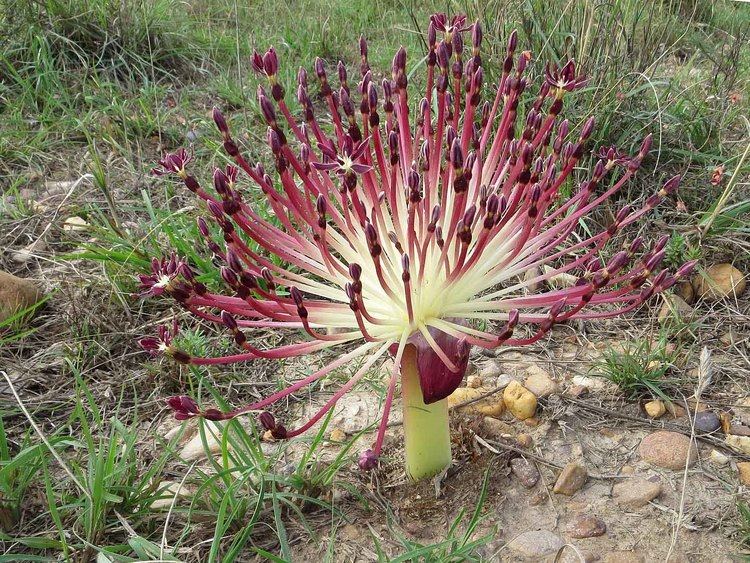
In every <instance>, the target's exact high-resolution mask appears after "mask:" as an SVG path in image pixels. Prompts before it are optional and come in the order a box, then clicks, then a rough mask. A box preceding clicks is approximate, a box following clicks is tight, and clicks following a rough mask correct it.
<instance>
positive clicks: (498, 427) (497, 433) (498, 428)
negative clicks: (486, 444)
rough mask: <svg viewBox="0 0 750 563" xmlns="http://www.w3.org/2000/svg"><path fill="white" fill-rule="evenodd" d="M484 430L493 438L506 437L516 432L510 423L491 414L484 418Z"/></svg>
mask: <svg viewBox="0 0 750 563" xmlns="http://www.w3.org/2000/svg"><path fill="white" fill-rule="evenodd" d="M482 430H483V431H484V432H486V433H487V435H488V436H491V437H492V438H506V437H509V436H513V434H514V430H513V427H512V426H511V425H510V424H508V423H507V422H504V421H502V420H498V419H497V418H493V417H491V416H485V417H484V418H483V419H482Z"/></svg>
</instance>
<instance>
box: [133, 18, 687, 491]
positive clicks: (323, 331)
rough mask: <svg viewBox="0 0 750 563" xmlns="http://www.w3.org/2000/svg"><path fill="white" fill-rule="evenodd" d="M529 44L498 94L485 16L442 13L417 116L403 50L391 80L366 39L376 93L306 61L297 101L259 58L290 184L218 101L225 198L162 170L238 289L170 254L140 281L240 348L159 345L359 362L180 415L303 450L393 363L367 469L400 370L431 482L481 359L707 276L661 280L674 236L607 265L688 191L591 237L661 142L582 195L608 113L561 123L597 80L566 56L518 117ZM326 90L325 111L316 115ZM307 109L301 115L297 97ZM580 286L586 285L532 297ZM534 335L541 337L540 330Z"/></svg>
mask: <svg viewBox="0 0 750 563" xmlns="http://www.w3.org/2000/svg"><path fill="white" fill-rule="evenodd" d="M516 37H517V36H516V34H515V33H513V34H512V35H511V37H510V40H509V41H508V46H507V53H506V55H505V58H504V62H503V66H502V73H501V75H500V77H499V79H498V81H497V82H496V83H493V84H486V83H485V79H484V70H483V68H482V58H481V54H480V47H481V44H482V28H481V26H480V24H479V22H476V23H474V24H472V25H467V23H466V19H465V17H463V16H457V17H453V18H452V19H449V18H447V17H446V16H445V15H444V14H437V15H434V16H432V18H431V21H430V24H429V28H428V32H427V46H428V53H427V58H426V72H427V77H426V89H425V91H424V97H422V98H421V99H420V100H418V101H417V102H416V103H413V101H412V100H410V98H409V97H408V79H407V76H408V72H407V55H406V50H405V49H404V48H403V47H402V48H401V49H399V50H398V52H397V53H396V55H395V57H394V59H393V65H392V72H391V78H390V79H388V78H386V79H384V80H382V82H381V83H380V84H377V83H376V79H375V77H374V75H373V72H372V71H371V70H370V66H369V63H368V57H367V43H366V41H365V39H364V38H362V39H361V40H360V45H359V50H360V54H361V64H360V76H361V79H360V80H359V82H357V83H356V84H355V83H353V82H352V81H351V79H350V78H349V75H348V70H347V69H346V67H345V66H344V65H343V63H341V62H339V64H338V67H337V69H336V72H335V73H334V74H335V75H337V76H336V80H334V79H332V77H330V76H329V73H328V70H327V69H326V65H325V63H324V62H323V60H322V59H317V60H316V61H315V64H314V75H315V77H316V78H317V83H318V85H317V87H315V86H313V85H312V80H311V79H310V77H309V76H308V72H307V70H305V69H304V68H301V69H300V70H299V73H298V75H297V87H296V92H295V95H294V96H290V95H288V94H287V93H286V92H285V89H284V87H283V86H282V84H281V83H280V82H279V80H278V66H279V63H278V58H277V54H276V52H275V51H274V50H273V49H270V50H269V51H268V52H266V53H265V54H264V55H260V54H258V53H256V54H255V55H254V57H253V61H252V66H253V68H254V70H255V71H256V72H257V73H258V74H259V75H261V76H262V77H263V78H264V79H265V81H266V85H265V86H263V85H261V86H259V87H258V102H259V106H260V109H261V112H262V114H263V117H264V119H265V121H266V123H267V125H268V129H267V140H268V145H269V146H270V149H271V153H272V154H273V158H274V168H275V172H276V178H275V179H274V178H272V177H271V175H270V174H269V173H268V172H267V171H266V170H265V169H264V167H263V165H261V164H251V163H249V162H248V161H247V160H246V159H245V157H244V156H243V153H242V151H241V149H240V147H239V145H238V144H237V143H236V142H235V140H234V138H233V137H232V135H231V132H230V130H229V127H228V126H227V123H226V121H225V119H224V117H223V116H222V114H221V112H220V111H219V110H218V109H215V110H214V113H213V118H214V121H215V122H216V126H217V127H218V129H219V131H220V133H221V135H222V137H223V144H224V149H225V151H226V153H227V154H228V155H229V156H230V157H231V158H232V159H233V160H234V165H231V166H227V167H226V169H224V170H222V169H218V168H217V169H216V170H214V173H213V190H209V189H206V188H204V187H203V186H201V185H200V183H199V180H198V179H197V178H196V177H195V176H193V175H191V174H190V173H189V172H188V164H189V162H190V160H191V157H190V155H189V154H188V153H187V152H186V151H184V150H180V151H177V152H176V153H173V154H167V155H165V156H164V158H163V159H162V160H161V161H160V163H159V164H160V167H159V168H158V169H157V170H156V171H155V173H156V174H160V175H161V174H169V175H172V176H174V177H176V178H178V179H180V180H181V181H182V182H183V183H184V185H185V187H187V188H188V189H189V190H190V191H192V192H193V193H194V194H195V195H197V196H198V198H200V199H201V200H203V202H204V203H205V207H206V209H207V210H208V214H207V219H204V218H200V219H198V225H199V228H200V232H201V234H202V236H203V237H204V238H205V239H206V242H207V244H208V248H209V249H210V251H211V252H212V253H213V254H214V255H215V259H216V260H218V261H220V262H221V264H222V266H221V278H222V279H223V281H224V282H225V283H226V286H227V287H228V288H229V290H230V292H229V294H226V295H224V294H218V293H212V292H211V291H209V290H208V289H207V288H206V286H205V285H203V284H201V283H200V282H198V281H197V279H196V275H195V273H194V272H193V270H192V269H191V268H190V266H189V265H188V264H186V263H185V262H184V261H182V260H180V259H179V258H177V257H175V256H171V257H169V258H166V259H163V260H161V261H157V260H154V262H153V273H152V275H148V276H141V282H142V294H143V295H159V294H162V293H164V294H167V295H170V296H171V297H173V298H174V299H175V300H176V301H177V302H178V303H179V304H180V305H181V306H182V307H183V308H184V309H186V310H187V311H189V312H190V313H192V314H194V315H195V316H196V317H198V318H200V319H203V320H205V321H209V322H212V323H215V324H218V325H221V326H223V327H225V328H226V330H228V331H229V332H230V333H231V334H232V336H233V337H234V341H235V342H236V344H237V346H238V347H239V351H238V352H237V353H236V354H233V355H228V356H222V357H195V356H190V355H188V354H187V353H186V352H184V351H182V350H180V349H178V348H176V347H175V345H174V344H173V342H172V339H173V337H174V336H175V333H176V331H177V327H176V326H174V327H172V329H171V330H168V329H167V328H162V329H161V331H160V334H159V337H158V338H145V339H143V340H142V341H141V344H142V345H143V346H144V348H146V349H148V350H150V351H152V352H162V353H165V354H166V355H168V356H171V357H172V358H173V359H174V360H176V361H178V362H181V363H185V364H192V365H220V364H230V363H235V362H243V361H248V360H253V359H256V358H273V359H281V358H291V357H295V356H303V355H307V354H313V353H316V352H319V351H322V350H326V349H336V350H338V351H339V352H338V353H339V354H340V355H339V357H338V358H337V359H335V360H334V361H333V362H331V363H329V364H328V365H326V366H325V367H323V368H322V369H320V370H318V371H316V372H315V373H313V374H311V375H309V376H307V377H305V378H304V379H301V380H299V381H297V382H296V383H294V384H293V385H291V386H289V387H287V388H286V389H284V390H283V391H279V392H278V393H275V394H273V395H271V396H269V397H267V398H265V399H263V400H261V401H257V402H255V403H252V404H250V405H247V406H245V407H243V408H240V409H237V410H234V411H231V412H220V411H218V410H216V409H209V410H200V409H199V408H198V405H197V404H196V403H195V402H194V401H193V400H192V399H190V398H188V397H173V398H171V399H169V405H170V406H171V407H172V409H173V410H174V411H175V415H176V417H177V418H178V419H187V418H191V417H203V418H206V419H211V420H226V419H230V418H233V417H237V416H239V415H243V414H245V413H257V414H258V415H259V421H260V423H261V424H262V426H263V427H264V428H265V429H266V430H267V431H268V432H270V434H271V435H273V436H274V437H275V438H277V439H284V438H292V437H294V436H298V435H299V434H301V433H303V432H305V431H306V430H308V429H309V428H311V427H312V426H313V425H314V424H315V423H316V422H318V421H319V420H320V419H321V418H323V417H324V416H325V415H326V413H327V412H328V411H329V410H330V409H331V408H333V407H334V406H335V405H336V402H337V401H338V400H340V399H341V397H342V396H344V394H346V393H347V392H348V391H350V390H351V389H352V388H353V387H354V386H355V385H357V383H358V382H359V381H360V380H361V379H362V378H363V377H364V376H365V375H366V374H367V373H368V371H369V370H370V369H371V368H372V367H373V366H374V365H375V364H376V362H378V360H380V359H381V358H383V357H385V356H387V355H388V354H390V355H392V356H393V357H394V362H393V369H392V372H391V373H390V378H389V381H388V385H387V393H386V397H385V402H384V405H383V409H382V411H383V412H382V418H381V421H380V425H379V428H378V431H377V435H376V438H375V441H374V444H373V445H372V447H371V448H369V449H367V450H366V451H365V452H364V453H362V455H361V457H360V461H359V465H360V467H362V468H363V469H371V468H373V467H375V466H376V465H377V463H378V458H379V456H380V454H381V451H382V447H383V438H384V435H385V430H386V425H387V421H388V418H389V413H390V410H391V407H392V405H393V400H394V393H395V391H396V388H397V381H398V379H399V376H400V377H401V390H402V398H403V401H402V402H403V411H404V412H403V414H404V433H405V446H406V468H407V472H408V474H409V475H410V476H411V477H412V478H414V479H419V478H424V477H427V476H430V475H434V474H435V473H437V472H439V471H440V470H442V469H443V468H444V467H445V466H446V465H447V464H449V463H450V461H451V445H450V433H449V427H448V409H447V404H446V397H447V396H448V395H449V394H450V393H451V392H453V391H454V390H455V389H456V388H457V387H458V385H459V384H460V382H461V380H462V378H463V375H464V372H465V370H466V366H467V362H468V358H469V350H470V348H471V347H472V346H478V347H481V348H485V349H489V350H491V349H494V348H497V347H499V346H502V345H511V346H523V345H528V344H532V343H534V342H538V341H539V340H541V339H542V338H543V337H544V336H545V335H546V334H547V333H548V332H549V331H550V329H551V328H552V327H553V326H554V325H555V324H557V323H562V322H565V321H569V320H595V319H604V318H609V317H615V316H618V315H622V314H625V313H628V312H630V311H633V310H634V309H636V308H637V307H638V306H639V305H640V304H642V303H643V302H644V301H645V300H647V299H648V298H650V297H651V296H652V295H654V294H656V293H659V292H662V291H664V290H666V289H668V288H670V287H671V286H672V285H674V283H675V282H676V281H677V280H678V279H680V278H682V277H685V276H687V275H688V274H689V272H690V271H691V269H692V267H693V265H692V264H691V263H689V264H686V265H685V266H683V267H682V268H680V269H679V270H678V271H677V272H676V273H675V274H670V273H668V272H667V271H666V270H661V271H658V267H659V265H660V263H661V262H662V260H663V258H664V254H665V250H664V246H665V243H666V238H662V239H660V240H659V241H658V242H657V243H656V244H655V245H653V246H652V247H651V248H650V249H647V248H645V243H644V241H643V239H642V238H640V237H637V238H635V239H634V240H631V241H630V242H628V243H626V244H625V245H624V246H623V247H621V248H619V249H613V250H612V251H610V252H608V254H609V256H610V257H609V258H608V260H603V259H602V255H603V254H604V253H605V246H606V245H607V243H608V242H609V241H610V240H611V239H612V238H613V237H614V236H615V235H617V234H618V233H620V232H621V231H622V230H624V229H625V228H626V227H628V226H630V225H631V224H633V223H634V222H636V221H637V220H638V219H640V218H641V217H642V216H643V215H644V214H645V213H647V212H649V211H650V210H651V209H653V208H654V207H655V206H656V205H657V204H658V203H659V202H660V201H662V200H663V199H664V198H665V197H666V196H667V195H668V194H671V193H672V192H674V191H675V189H676V188H677V186H678V183H679V177H674V178H672V179H670V180H668V181H667V182H666V183H665V184H664V186H663V187H662V188H661V189H660V190H658V192H656V193H655V194H654V195H652V196H651V197H649V198H648V199H646V201H645V202H644V203H643V204H642V205H641V206H640V207H638V208H631V207H629V206H626V207H623V208H622V209H620V210H619V211H617V212H616V213H615V215H614V220H613V221H612V222H611V224H610V225H609V226H608V227H607V228H606V229H604V230H602V231H600V232H596V233H589V232H588V231H585V230H583V229H581V228H580V224H581V222H582V220H584V219H585V218H587V217H588V216H589V215H591V214H592V213H593V212H594V211H595V210H596V209H597V208H599V207H600V206H601V205H602V204H604V203H605V202H607V201H608V200H609V199H610V198H611V197H612V196H613V195H614V194H616V193H617V192H618V191H619V190H620V189H621V188H622V186H624V185H625V184H626V183H627V182H628V181H629V180H630V179H631V178H632V177H633V176H634V175H635V173H636V172H637V170H638V168H639V166H640V165H641V161H642V160H643V158H644V157H645V156H646V154H647V153H648V152H649V148H650V146H651V138H650V137H646V139H645V140H644V141H643V144H642V146H641V148H640V151H639V152H638V153H637V154H636V155H635V156H632V157H630V156H627V155H625V154H623V153H621V152H620V151H619V150H617V149H616V148H605V149H601V150H599V151H598V152H597V153H596V154H595V156H597V157H598V159H597V161H596V164H595V165H594V167H593V170H592V171H591V172H590V174H589V175H588V179H587V180H585V181H583V182H581V183H580V184H578V185H576V187H575V189H574V193H573V194H572V195H571V196H569V197H566V196H564V195H563V193H564V192H565V191H569V186H570V185H571V184H575V182H574V178H573V177H572V172H573V170H574V168H576V167H578V166H580V163H581V159H582V157H583V155H584V153H585V152H586V151H587V149H586V142H587V139H588V138H589V136H590V135H591V133H592V131H593V128H594V119H593V118H592V119H589V120H588V121H586V122H585V123H583V124H582V126H581V127H580V129H578V130H575V127H573V126H572V125H571V124H570V123H569V122H568V121H567V120H564V119H561V118H560V115H561V112H562V109H563V106H564V101H565V99H566V97H567V96H568V95H569V94H570V93H571V92H573V91H575V90H577V89H579V88H581V87H582V86H583V85H584V84H585V79H584V78H583V77H581V76H578V75H576V71H575V65H574V63H573V61H569V62H568V63H567V64H565V65H564V66H563V67H562V68H557V67H555V66H554V65H550V66H548V67H547V69H546V72H545V73H544V79H543V81H542V82H541V84H540V85H539V86H538V89H537V90H536V92H535V93H534V94H532V95H529V96H527V97H528V98H529V99H530V102H529V107H526V108H525V109H524V108H520V107H519V105H520V101H521V99H522V95H523V94H525V93H526V92H528V91H529V90H530V89H531V84H530V83H529V80H528V79H527V78H526V71H527V67H528V65H529V63H530V61H531V55H530V53H528V52H523V53H520V55H517V54H516V43H517V38H516ZM465 41H467V42H470V44H469V45H465V43H464V42H465ZM334 81H336V82H337V84H336V85H334ZM318 97H319V98H320V99H321V100H322V102H323V103H322V104H317V103H313V99H314V98H315V99H317V98H318ZM290 98H295V99H296V102H297V105H296V106H294V107H290V106H289V105H287V100H288V99H290ZM321 106H325V108H326V110H327V111H322V110H321ZM252 186H255V187H252ZM564 187H565V189H563V188H564ZM258 188H260V192H262V194H263V196H264V197H265V200H266V202H267V205H268V207H269V209H270V210H271V212H272V213H273V215H274V216H275V221H269V220H268V219H266V218H265V216H264V214H263V213H261V212H259V211H258V210H257V208H256V207H254V206H253V205H252V204H251V203H250V201H249V200H250V199H251V198H249V197H247V194H248V193H250V192H251V190H257V189H258ZM252 199H255V196H253V198H252ZM209 221H213V222H214V223H216V224H217V225H218V226H219V227H220V229H221V231H222V233H223V241H218V242H217V241H213V240H211V238H210V234H209V233H210V230H209V227H208V222H209ZM592 224H594V222H593V221H590V222H587V225H589V226H590V225H592ZM529 272H532V273H531V274H529ZM561 273H569V274H573V275H574V276H576V277H577V282H576V283H575V284H574V285H572V286H571V287H567V288H563V289H549V290H541V291H540V292H538V293H534V292H533V291H531V288H536V287H543V283H542V282H545V281H547V280H550V278H553V277H554V276H556V275H558V274H561ZM522 324H523V325H528V326H529V327H530V329H526V330H521V329H520V327H519V325H522ZM493 327H494V328H493ZM254 328H263V329H268V328H271V329H292V330H295V331H297V332H298V333H301V334H302V337H303V338H302V339H301V340H299V341H298V342H295V343H292V344H285V345H282V346H279V347H276V348H264V347H263V346H262V345H261V344H259V343H257V342H256V341H255V340H251V339H249V338H248V334H250V333H251V331H252V329H254ZM355 360H356V361H358V362H360V363H359V364H358V365H359V368H358V369H357V370H356V372H355V373H354V374H353V375H352V376H351V377H350V378H349V379H348V380H347V382H346V383H344V384H343V385H342V386H341V387H340V388H339V389H338V390H337V391H336V392H335V393H334V394H333V396H332V397H330V399H328V400H327V402H326V403H325V404H324V405H323V406H322V407H321V408H320V410H319V411H318V412H317V413H316V414H314V415H313V416H312V417H311V418H310V420H308V421H307V422H305V423H304V424H302V425H301V426H299V427H297V428H294V429H289V428H286V427H285V426H284V425H283V424H281V423H280V422H277V421H276V419H275V418H274V416H273V415H271V414H270V413H269V412H267V411H266V409H267V408H268V407H269V406H271V405H272V404H273V403H275V402H277V401H279V400H280V399H282V398H284V397H287V396H289V395H291V394H293V393H295V392H296V391H298V390H300V389H302V388H303V387H305V386H307V385H310V384H312V383H314V382H317V381H319V380H321V379H323V378H324V377H326V376H327V375H329V374H330V373H332V372H333V371H334V370H336V369H338V368H342V367H345V366H348V365H350V364H352V363H354V362H355Z"/></svg>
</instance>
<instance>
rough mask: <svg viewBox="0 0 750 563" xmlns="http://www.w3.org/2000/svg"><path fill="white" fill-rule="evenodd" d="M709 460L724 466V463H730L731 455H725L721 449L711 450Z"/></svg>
mask: <svg viewBox="0 0 750 563" xmlns="http://www.w3.org/2000/svg"><path fill="white" fill-rule="evenodd" d="M708 461H710V462H711V463H713V464H714V465H718V466H719V467H723V466H724V465H726V464H728V463H729V456H727V455H724V454H723V453H721V452H720V451H719V450H711V453H710V454H708Z"/></svg>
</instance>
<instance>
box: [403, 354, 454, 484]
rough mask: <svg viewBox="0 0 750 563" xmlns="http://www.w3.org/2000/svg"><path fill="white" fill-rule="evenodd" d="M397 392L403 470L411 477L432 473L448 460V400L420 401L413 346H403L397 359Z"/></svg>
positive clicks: (421, 398) (436, 471) (441, 467)
mask: <svg viewBox="0 0 750 563" xmlns="http://www.w3.org/2000/svg"><path fill="white" fill-rule="evenodd" d="M401 393H402V398H403V409H404V447H405V450H406V473H407V475H408V476H409V477H410V478H411V479H414V480H415V481H416V480H419V479H425V478H428V477H432V476H433V475H436V474H437V473H439V472H440V471H442V470H443V469H445V468H446V467H447V466H448V465H449V464H450V462H451V438H450V428H449V422H448V400H447V399H443V400H441V401H437V402H434V403H432V404H429V405H426V404H425V403H424V399H423V397H422V389H421V387H420V385H419V371H418V370H417V353H416V349H415V348H414V346H407V347H406V350H404V356H403V358H402V359H401Z"/></svg>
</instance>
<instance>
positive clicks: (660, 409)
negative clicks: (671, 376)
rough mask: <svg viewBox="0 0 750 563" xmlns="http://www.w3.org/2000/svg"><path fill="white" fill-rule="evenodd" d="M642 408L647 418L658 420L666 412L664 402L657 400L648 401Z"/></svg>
mask: <svg viewBox="0 0 750 563" xmlns="http://www.w3.org/2000/svg"><path fill="white" fill-rule="evenodd" d="M643 408H644V409H645V410H646V414H647V415H648V417H649V418H659V417H660V416H662V415H663V414H664V413H665V412H667V407H665V406H664V401H660V400H658V399H657V400H655V401H649V402H648V403H646V404H645V405H644V406H643Z"/></svg>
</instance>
